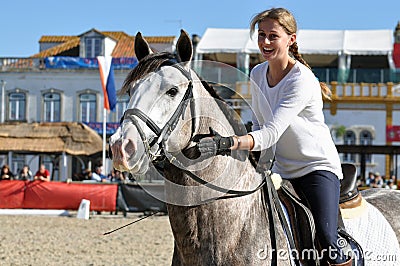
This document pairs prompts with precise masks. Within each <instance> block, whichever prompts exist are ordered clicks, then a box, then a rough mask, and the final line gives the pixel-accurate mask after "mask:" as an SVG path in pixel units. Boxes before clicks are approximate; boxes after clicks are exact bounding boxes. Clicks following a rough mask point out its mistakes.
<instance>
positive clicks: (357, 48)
mask: <svg viewBox="0 0 400 266" xmlns="http://www.w3.org/2000/svg"><path fill="white" fill-rule="evenodd" d="M392 36H393V31H392V30H299V32H298V34H297V42H298V46H299V50H300V51H299V52H300V53H303V54H341V53H344V54H349V55H385V54H389V53H391V52H392V50H393V40H392ZM196 52H197V53H198V54H212V53H248V54H253V53H259V50H258V45H257V35H256V34H255V35H254V37H253V38H250V31H249V30H248V29H222V28H208V29H207V30H206V31H205V33H204V35H203V37H202V38H201V40H200V42H199V43H198V45H197V49H196Z"/></svg>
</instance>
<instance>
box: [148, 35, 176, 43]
mask: <svg viewBox="0 0 400 266" xmlns="http://www.w3.org/2000/svg"><path fill="white" fill-rule="evenodd" d="M144 38H145V39H146V41H147V42H148V43H149V44H151V43H173V42H174V41H175V36H150V37H144Z"/></svg>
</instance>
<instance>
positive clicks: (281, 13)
mask: <svg viewBox="0 0 400 266" xmlns="http://www.w3.org/2000/svg"><path fill="white" fill-rule="evenodd" d="M266 18H270V19H274V20H276V21H277V22H278V23H279V25H281V26H282V28H283V29H284V30H285V31H286V33H287V34H289V35H291V34H294V33H296V32H297V23H296V19H295V18H294V16H293V15H292V14H291V13H290V12H289V11H288V10H287V9H285V8H271V9H268V10H265V11H262V12H260V13H258V14H256V15H255V16H254V17H253V19H252V20H251V22H250V36H253V33H254V32H255V31H256V26H258V24H259V23H260V22H262V21H263V20H264V19H266ZM289 52H290V53H291V55H292V56H293V57H294V58H295V59H296V60H297V61H299V62H300V63H302V64H303V65H305V66H306V67H308V68H309V69H310V70H311V71H312V69H311V67H310V65H309V64H308V63H307V62H306V61H305V60H304V58H303V57H302V56H301V54H300V53H299V47H298V46H297V43H296V42H294V43H293V44H292V45H291V46H290V47H289ZM319 85H320V86H321V93H322V98H323V99H324V100H331V95H332V93H331V90H330V89H329V87H328V85H326V83H324V82H319Z"/></svg>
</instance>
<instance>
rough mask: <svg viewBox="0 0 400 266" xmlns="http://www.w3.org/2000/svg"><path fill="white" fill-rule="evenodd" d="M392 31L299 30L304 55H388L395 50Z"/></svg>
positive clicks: (300, 44) (300, 46) (299, 39)
mask: <svg viewBox="0 0 400 266" xmlns="http://www.w3.org/2000/svg"><path fill="white" fill-rule="evenodd" d="M392 36H393V31H391V30H299V32H298V34H297V43H298V45H299V50H300V53H303V54H341V53H343V54H347V55H387V54H391V53H392V50H393V40H392Z"/></svg>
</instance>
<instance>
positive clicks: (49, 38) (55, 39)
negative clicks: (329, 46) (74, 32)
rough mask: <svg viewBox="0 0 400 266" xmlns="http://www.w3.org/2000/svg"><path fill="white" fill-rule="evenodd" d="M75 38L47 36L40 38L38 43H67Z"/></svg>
mask: <svg viewBox="0 0 400 266" xmlns="http://www.w3.org/2000/svg"><path fill="white" fill-rule="evenodd" d="M75 38H76V36H49V35H44V36H42V37H40V40H39V43H42V42H68V41H70V40H72V39H75Z"/></svg>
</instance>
